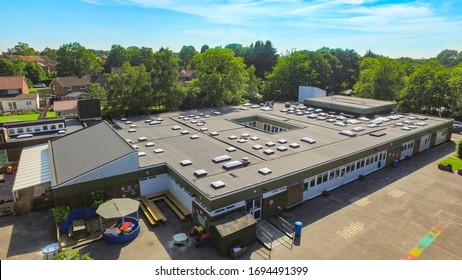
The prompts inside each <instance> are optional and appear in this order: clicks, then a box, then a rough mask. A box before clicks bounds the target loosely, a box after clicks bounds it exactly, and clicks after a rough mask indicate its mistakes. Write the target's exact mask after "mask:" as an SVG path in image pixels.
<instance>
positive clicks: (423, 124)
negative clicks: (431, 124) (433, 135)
mask: <svg viewBox="0 0 462 280" xmlns="http://www.w3.org/2000/svg"><path fill="white" fill-rule="evenodd" d="M416 125H419V126H425V125H427V123H426V122H418V123H416Z"/></svg>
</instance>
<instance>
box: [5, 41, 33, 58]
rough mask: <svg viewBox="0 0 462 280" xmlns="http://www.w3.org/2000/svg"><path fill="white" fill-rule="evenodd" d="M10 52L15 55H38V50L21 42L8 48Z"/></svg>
mask: <svg viewBox="0 0 462 280" xmlns="http://www.w3.org/2000/svg"><path fill="white" fill-rule="evenodd" d="M8 52H9V53H11V54H15V55H37V52H36V51H35V50H34V49H33V48H31V47H29V45H28V44H26V43H22V42H19V43H18V44H17V45H16V46H14V47H13V48H11V49H8Z"/></svg>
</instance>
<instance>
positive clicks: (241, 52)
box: [225, 43, 247, 58]
mask: <svg viewBox="0 0 462 280" xmlns="http://www.w3.org/2000/svg"><path fill="white" fill-rule="evenodd" d="M225 49H230V50H232V51H233V52H234V55H235V56H239V57H242V58H243V57H244V56H245V52H246V50H247V49H246V48H244V47H243V46H242V45H241V44H237V43H233V44H228V45H226V46H225Z"/></svg>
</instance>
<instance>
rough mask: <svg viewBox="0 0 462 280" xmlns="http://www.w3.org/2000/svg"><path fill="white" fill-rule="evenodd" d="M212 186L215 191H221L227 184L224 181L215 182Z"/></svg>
mask: <svg viewBox="0 0 462 280" xmlns="http://www.w3.org/2000/svg"><path fill="white" fill-rule="evenodd" d="M210 186H211V187H212V188H214V189H221V188H224V187H225V183H223V182H222V181H215V182H212V183H211V184H210Z"/></svg>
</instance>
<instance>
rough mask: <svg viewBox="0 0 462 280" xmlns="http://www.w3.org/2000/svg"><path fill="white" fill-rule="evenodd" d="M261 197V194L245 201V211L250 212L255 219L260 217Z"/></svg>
mask: <svg viewBox="0 0 462 280" xmlns="http://www.w3.org/2000/svg"><path fill="white" fill-rule="evenodd" d="M262 199H263V196H261V195H260V196H256V197H254V198H251V199H248V200H246V201H245V208H246V209H245V210H246V211H247V213H250V214H252V216H253V217H254V218H255V220H257V221H258V220H260V219H261V214H262V213H261V212H262Z"/></svg>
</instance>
